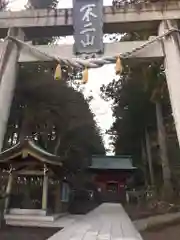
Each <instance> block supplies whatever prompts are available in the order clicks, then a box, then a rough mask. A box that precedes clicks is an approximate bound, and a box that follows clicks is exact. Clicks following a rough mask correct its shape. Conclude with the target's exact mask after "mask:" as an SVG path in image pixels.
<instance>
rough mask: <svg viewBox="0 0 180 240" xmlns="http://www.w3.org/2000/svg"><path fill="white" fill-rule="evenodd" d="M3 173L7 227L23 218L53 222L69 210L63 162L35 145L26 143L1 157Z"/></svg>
mask: <svg viewBox="0 0 180 240" xmlns="http://www.w3.org/2000/svg"><path fill="white" fill-rule="evenodd" d="M0 169H1V178H2V179H3V180H4V183H6V184H5V185H4V186H5V187H4V189H5V190H4V191H6V193H7V196H8V197H7V198H6V199H5V203H4V216H5V219H6V223H7V224H8V223H10V222H12V221H14V220H18V219H19V218H20V219H21V220H22V219H23V217H24V218H25V219H26V220H28V219H29V220H33V219H34V220H35V219H36V218H37V219H42V220H45V221H48V219H49V220H50V221H53V220H54V219H55V218H57V217H58V216H59V215H61V214H62V213H63V212H65V211H66V210H67V205H68V184H67V182H66V181H65V180H64V179H65V178H64V174H63V171H64V170H63V162H62V161H61V158H60V157H58V156H55V155H53V154H50V153H48V152H46V151H44V150H43V149H41V148H40V147H38V146H37V145H36V143H35V142H34V141H32V140H29V139H28V140H24V141H23V142H21V143H18V144H16V145H15V146H13V147H11V148H10V149H7V150H6V151H3V152H2V153H0ZM1 182H3V181H1ZM2 188H3V187H2V186H1V189H2Z"/></svg>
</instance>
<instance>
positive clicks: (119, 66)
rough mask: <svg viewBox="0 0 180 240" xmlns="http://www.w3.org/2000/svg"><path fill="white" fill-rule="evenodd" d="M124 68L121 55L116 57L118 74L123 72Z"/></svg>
mask: <svg viewBox="0 0 180 240" xmlns="http://www.w3.org/2000/svg"><path fill="white" fill-rule="evenodd" d="M122 70H123V67H122V63H121V59H120V57H117V59H116V66H115V71H116V75H118V74H121V73H122Z"/></svg>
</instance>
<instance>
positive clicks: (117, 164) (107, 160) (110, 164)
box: [90, 155, 136, 170]
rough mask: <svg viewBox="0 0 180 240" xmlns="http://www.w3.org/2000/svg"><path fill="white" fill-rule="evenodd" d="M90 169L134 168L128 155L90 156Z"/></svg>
mask: <svg viewBox="0 0 180 240" xmlns="http://www.w3.org/2000/svg"><path fill="white" fill-rule="evenodd" d="M90 168H91V169H112V170H113V169H114V170H118V169H119V170H120V169H122V170H123V169H124V170H130V169H136V167H133V165H132V158H131V157H130V156H98V155H96V156H92V163H91V166H90Z"/></svg>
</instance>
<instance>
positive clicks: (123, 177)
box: [89, 155, 137, 202]
mask: <svg viewBox="0 0 180 240" xmlns="http://www.w3.org/2000/svg"><path fill="white" fill-rule="evenodd" d="M136 169H137V168H136V167H134V166H133V164H132V158H131V157H130V156H104V155H103V156H99V155H96V156H93V157H92V163H91V166H90V167H89V172H90V173H91V174H92V181H93V182H94V184H95V185H96V186H97V188H98V189H99V192H100V195H101V199H102V201H118V202H119V201H123V200H125V187H126V182H127V180H128V178H129V177H131V176H132V174H133V173H134V171H135V170H136Z"/></svg>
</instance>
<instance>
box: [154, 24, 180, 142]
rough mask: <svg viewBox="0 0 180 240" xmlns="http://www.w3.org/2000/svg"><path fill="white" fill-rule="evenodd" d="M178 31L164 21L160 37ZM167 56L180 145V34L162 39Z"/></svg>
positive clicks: (166, 63) (175, 25) (168, 80)
mask: <svg viewBox="0 0 180 240" xmlns="http://www.w3.org/2000/svg"><path fill="white" fill-rule="evenodd" d="M174 28H176V29H178V27H177V24H176V22H175V21H173V20H164V21H162V22H161V24H160V27H159V35H162V34H165V33H167V32H168V31H169V30H171V29H174ZM162 45H163V50H164V55H165V60H164V63H165V73H166V79H167V85H168V90H169V95H170V101H171V106H172V113H173V117H174V122H175V127H176V131H177V138H178V142H179V145H180V33H179V32H172V33H170V34H169V35H167V36H165V37H164V38H163V39H162Z"/></svg>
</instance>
